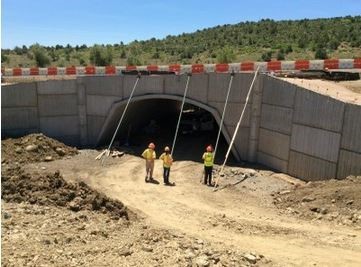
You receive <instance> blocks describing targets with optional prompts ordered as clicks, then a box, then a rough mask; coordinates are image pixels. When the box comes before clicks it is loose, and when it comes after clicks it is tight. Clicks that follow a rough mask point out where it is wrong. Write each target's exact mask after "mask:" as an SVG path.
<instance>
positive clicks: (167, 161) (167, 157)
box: [159, 146, 173, 185]
mask: <svg viewBox="0 0 361 267" xmlns="http://www.w3.org/2000/svg"><path fill="white" fill-rule="evenodd" d="M159 159H160V160H162V161H163V182H164V184H165V185H172V183H170V182H169V172H170V166H172V163H173V158H172V155H171V154H170V148H169V147H168V146H166V147H165V148H164V153H163V154H162V155H160V157H159Z"/></svg>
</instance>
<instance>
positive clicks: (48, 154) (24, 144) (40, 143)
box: [1, 134, 78, 164]
mask: <svg viewBox="0 0 361 267" xmlns="http://www.w3.org/2000/svg"><path fill="white" fill-rule="evenodd" d="M77 153H78V151H77V149H76V148H73V147H69V146H66V145H64V144H63V143H61V142H59V141H57V140H54V139H52V138H50V137H47V136H45V135H43V134H30V135H27V136H24V137H21V138H17V139H12V138H9V139H6V140H2V141H1V162H2V163H16V162H18V163H20V164H24V163H31V162H39V161H52V160H56V159H61V158H63V157H68V156H73V155H76V154H77Z"/></svg>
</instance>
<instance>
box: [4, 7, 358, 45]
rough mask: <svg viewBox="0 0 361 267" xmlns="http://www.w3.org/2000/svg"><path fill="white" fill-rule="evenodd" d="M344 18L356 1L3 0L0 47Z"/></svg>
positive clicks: (111, 40)
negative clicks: (266, 21) (268, 20)
mask: <svg viewBox="0 0 361 267" xmlns="http://www.w3.org/2000/svg"><path fill="white" fill-rule="evenodd" d="M326 3H327V4H326ZM346 15H353V16H354V15H361V0H251V1H249V0H247V1H240V0H238V1H235V0H234V1H231V0H217V1H216V0H194V1H191V0H173V1H165V0H163V1H162V0H149V1H146V0H137V1H129V0H127V1H122V0H118V1H116V0H2V3H1V31H2V33H1V46H2V48H13V47H14V46H16V45H17V46H21V45H23V44H25V45H27V46H28V45H31V44H34V43H40V44H42V45H56V44H62V45H66V44H68V43H70V44H71V45H77V44H78V45H81V44H87V45H93V44H95V43H97V44H102V43H103V44H114V43H119V42H120V41H123V42H124V43H128V42H131V41H133V40H135V39H137V40H146V39H150V38H152V37H155V38H163V37H165V36H167V35H169V34H170V35H174V34H181V33H183V32H193V31H196V30H197V29H203V28H208V27H213V26H216V25H223V24H234V23H238V22H241V21H247V20H248V21H258V20H260V19H262V18H271V19H275V20H283V19H302V18H310V19H311V18H327V17H335V16H346Z"/></svg>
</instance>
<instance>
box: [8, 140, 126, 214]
mask: <svg viewBox="0 0 361 267" xmlns="http://www.w3.org/2000/svg"><path fill="white" fill-rule="evenodd" d="M1 143H2V146H1V150H2V171H1V180H2V184H1V192H2V198H3V199H4V201H6V202H17V203H20V202H29V203H31V204H38V205H54V206H60V207H67V208H69V209H70V210H72V211H79V210H93V211H100V212H103V213H109V214H111V216H112V217H113V218H114V219H119V218H120V217H126V218H127V217H128V213H127V210H126V207H125V206H124V205H123V203H121V202H120V201H115V200H111V199H109V198H108V197H106V196H105V195H104V194H101V193H99V192H97V191H95V190H93V189H91V188H90V187H89V186H87V185H86V184H85V183H83V182H81V183H74V184H72V183H68V182H66V181H65V180H64V179H63V177H62V176H61V175H60V172H59V171H57V172H55V173H48V174H38V173H34V174H31V175H30V174H29V173H27V172H25V171H24V169H23V166H24V164H27V163H32V162H39V161H51V160H55V159H60V158H62V157H65V156H72V155H75V154H77V153H78V151H77V149H76V148H72V147H69V146H66V145H64V144H63V143H61V142H59V141H57V140H54V139H52V138H49V137H47V136H45V135H43V134H30V135H27V136H24V137H21V138H18V139H7V140H3V141H2V142H1Z"/></svg>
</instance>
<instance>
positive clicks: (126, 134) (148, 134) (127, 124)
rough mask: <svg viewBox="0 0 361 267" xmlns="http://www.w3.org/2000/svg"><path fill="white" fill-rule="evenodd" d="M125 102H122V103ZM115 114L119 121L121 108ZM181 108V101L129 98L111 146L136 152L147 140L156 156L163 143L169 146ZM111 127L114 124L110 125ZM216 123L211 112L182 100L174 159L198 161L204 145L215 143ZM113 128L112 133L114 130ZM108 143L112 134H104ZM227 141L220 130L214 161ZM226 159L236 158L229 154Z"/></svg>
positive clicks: (146, 144) (161, 150) (161, 149)
mask: <svg viewBox="0 0 361 267" xmlns="http://www.w3.org/2000/svg"><path fill="white" fill-rule="evenodd" d="M124 106H125V104H124ZM123 109H124V107H123V108H122V109H121V111H120V112H119V113H117V114H116V116H117V119H116V120H114V122H115V121H116V123H117V122H118V120H119V118H120V116H121V112H122V111H123ZM180 110H181V102H180V101H176V100H170V99H147V100H140V101H137V102H133V103H132V102H131V103H130V105H129V106H128V110H127V112H126V114H125V117H124V119H123V122H122V124H121V126H120V128H119V131H118V134H117V136H116V138H115V140H114V146H120V147H121V148H122V149H125V150H126V151H128V153H132V154H134V155H137V156H139V155H140V154H141V153H142V151H143V150H144V149H145V148H147V146H148V144H149V143H150V142H153V143H154V144H155V145H156V149H155V150H156V153H157V157H158V156H159V155H160V154H161V153H162V152H163V149H164V147H165V146H169V147H171V146H172V143H173V139H174V136H175V131H176V125H177V121H178V117H179V112H180ZM111 127H112V128H113V129H114V130H115V128H116V125H112V126H111ZM218 129H219V126H218V124H217V122H216V120H215V119H214V118H213V116H212V114H211V113H210V112H208V111H206V110H204V109H201V108H199V107H197V106H194V105H191V104H187V103H186V104H185V105H184V110H183V113H182V118H181V122H180V126H179V130H178V135H177V140H176V144H175V150H174V151H173V157H174V159H175V160H191V161H197V162H201V161H202V159H201V157H202V154H203V152H204V151H205V148H206V146H207V145H209V144H211V145H212V146H215V143H216V139H217V133H218ZM114 130H112V131H111V132H109V133H111V135H113V134H114ZM105 140H106V143H107V144H109V142H110V140H111V136H109V135H108V136H107V137H106V139H105ZM227 149H228V144H227V142H226V140H225V138H224V136H223V134H222V133H221V136H220V140H219V144H218V149H217V154H216V159H215V162H216V163H217V164H221V163H222V162H223V160H224V157H225V154H226V151H227ZM228 162H230V163H231V162H235V159H234V158H233V156H232V155H230V157H229V161H228Z"/></svg>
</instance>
